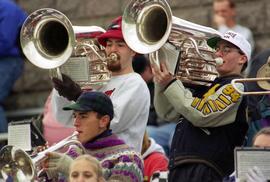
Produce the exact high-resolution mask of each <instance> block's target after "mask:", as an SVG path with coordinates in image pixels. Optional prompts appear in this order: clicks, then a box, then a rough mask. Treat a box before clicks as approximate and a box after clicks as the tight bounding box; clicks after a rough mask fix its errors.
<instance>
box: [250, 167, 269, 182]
mask: <svg viewBox="0 0 270 182" xmlns="http://www.w3.org/2000/svg"><path fill="white" fill-rule="evenodd" d="M246 177H247V182H267V180H266V178H265V176H264V175H263V173H262V171H261V170H260V168H258V167H257V166H254V167H253V168H252V169H249V170H248V173H247V174H246Z"/></svg>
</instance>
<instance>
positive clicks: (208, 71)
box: [122, 0, 220, 85]
mask: <svg viewBox="0 0 270 182" xmlns="http://www.w3.org/2000/svg"><path fill="white" fill-rule="evenodd" d="M122 29H123V36H124V39H125V41H126V43H127V44H128V45H129V47H130V48H132V49H133V50H134V51H136V52H138V53H141V54H149V59H150V61H151V62H155V63H157V64H158V65H159V62H160V61H166V64H167V66H168V69H169V71H170V72H171V73H172V74H173V75H175V76H176V78H178V79H180V80H181V81H183V82H185V83H189V84H195V85H209V84H210V83H211V82H212V81H213V80H214V79H215V78H216V77H217V75H218V73H217V71H216V64H217V62H218V61H219V60H215V55H214V50H212V49H211V48H210V47H208V46H207V43H206V40H207V39H208V38H210V37H214V36H220V34H219V32H218V31H216V30H214V29H212V28H210V27H205V26H202V25H198V24H195V23H192V22H189V21H186V20H183V19H180V18H177V17H174V16H172V12H171V9H170V7H169V5H168V3H167V2H166V0H144V1H143V0H132V1H131V3H130V4H128V6H127V7H126V8H125V10H124V14H123V22H122Z"/></svg>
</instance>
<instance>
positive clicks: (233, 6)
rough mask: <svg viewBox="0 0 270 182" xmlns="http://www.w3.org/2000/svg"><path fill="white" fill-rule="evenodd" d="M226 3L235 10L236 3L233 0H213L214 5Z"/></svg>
mask: <svg viewBox="0 0 270 182" xmlns="http://www.w3.org/2000/svg"><path fill="white" fill-rule="evenodd" d="M224 1H227V2H228V3H229V6H230V7H231V8H235V2H234V1H233V0H213V3H215V2H224Z"/></svg>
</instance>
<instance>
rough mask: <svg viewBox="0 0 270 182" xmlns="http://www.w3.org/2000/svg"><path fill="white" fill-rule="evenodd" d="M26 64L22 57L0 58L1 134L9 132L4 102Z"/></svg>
mask: <svg viewBox="0 0 270 182" xmlns="http://www.w3.org/2000/svg"><path fill="white" fill-rule="evenodd" d="M23 65H24V62H23V60H22V58H20V57H0V133H3V132H7V119H6V116H5V113H4V108H3V102H4V100H5V99H6V98H7V96H8V95H9V93H10V91H11V89H12V87H13V85H14V83H15V81H16V80H17V79H18V78H19V76H20V75H21V74H22V71H23Z"/></svg>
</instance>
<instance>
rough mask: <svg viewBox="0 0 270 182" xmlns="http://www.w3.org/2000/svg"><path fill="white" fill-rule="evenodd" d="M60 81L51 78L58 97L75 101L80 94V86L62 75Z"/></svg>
mask: <svg viewBox="0 0 270 182" xmlns="http://www.w3.org/2000/svg"><path fill="white" fill-rule="evenodd" d="M62 78H63V81H62V80H59V79H58V78H55V77H54V78H52V82H53V86H54V88H55V89H56V90H57V91H58V93H59V95H61V96H63V97H66V98H67V99H68V100H70V101H72V100H73V101H76V100H77V99H78V97H79V96H80V95H81V93H82V89H81V88H80V86H79V85H78V84H77V83H75V82H74V81H73V80H72V79H71V78H70V77H68V76H67V75H65V74H62Z"/></svg>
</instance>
